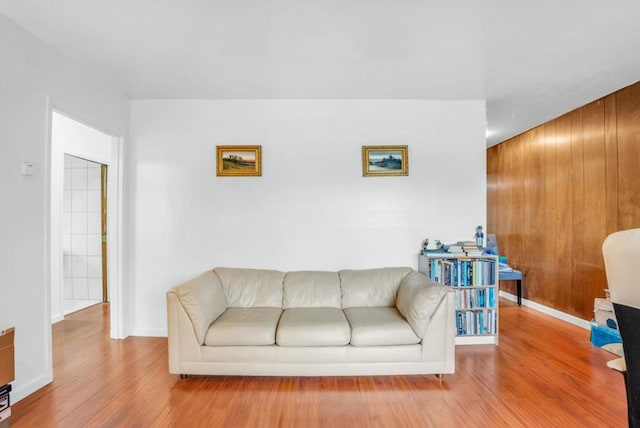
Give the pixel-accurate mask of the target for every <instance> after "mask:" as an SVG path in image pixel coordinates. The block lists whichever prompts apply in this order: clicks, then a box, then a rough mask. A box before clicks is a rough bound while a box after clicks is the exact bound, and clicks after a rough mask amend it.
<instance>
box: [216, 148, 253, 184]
mask: <svg viewBox="0 0 640 428" xmlns="http://www.w3.org/2000/svg"><path fill="white" fill-rule="evenodd" d="M216 155H217V156H216V175H218V176H220V177H251V176H253V177H260V176H262V146H216Z"/></svg>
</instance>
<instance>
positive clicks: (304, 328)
mask: <svg viewBox="0 0 640 428" xmlns="http://www.w3.org/2000/svg"><path fill="white" fill-rule="evenodd" d="M167 312H168V313H167V319H168V335H169V371H170V372H171V373H174V374H180V375H252V376H256V375H258V376H262V375H284V376H324V375H326V376H338V375H368V374H436V375H442V374H445V373H453V372H454V370H455V361H454V357H455V344H454V336H455V315H454V313H455V311H454V296H453V293H452V292H450V290H449V289H448V288H447V287H445V286H443V285H440V284H438V283H435V282H433V281H431V280H430V279H428V278H427V277H426V276H424V275H422V274H420V273H418V272H416V271H414V270H413V269H411V268H382V269H369V270H342V271H339V272H307V271H305V272H287V273H284V272H279V271H273V270H257V269H235V268H216V269H214V270H212V271H208V272H206V273H204V274H203V275H201V276H200V277H198V278H196V279H193V280H191V281H188V282H186V283H184V284H182V285H179V286H177V287H175V288H173V289H171V290H170V291H168V292H167Z"/></svg>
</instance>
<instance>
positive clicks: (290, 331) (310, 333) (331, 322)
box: [276, 308, 351, 346]
mask: <svg viewBox="0 0 640 428" xmlns="http://www.w3.org/2000/svg"><path fill="white" fill-rule="evenodd" d="M350 338H351V331H350V328H349V323H348V322H347V318H346V317H345V316H344V312H342V309H339V308H290V309H285V311H284V313H283V314H282V317H281V318H280V323H279V324H278V332H277V334H276V343H277V344H278V345H280V346H342V345H348V344H349V340H350Z"/></svg>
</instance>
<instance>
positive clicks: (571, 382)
mask: <svg viewBox="0 0 640 428" xmlns="http://www.w3.org/2000/svg"><path fill="white" fill-rule="evenodd" d="M500 304H501V313H500V315H501V319H500V344H499V345H498V346H493V345H476V346H458V347H457V349H456V365H457V366H456V373H455V374H454V375H447V376H445V379H444V382H442V383H440V381H439V380H438V379H437V378H436V377H435V376H379V377H376V376H363V377H312V378H302V377H298V378H296V377H264V378H263V377H234V376H221V377H189V378H187V379H180V378H179V377H178V376H176V375H170V374H169V373H168V370H167V342H166V339H164V338H143V337H131V338H128V339H126V340H121V341H116V340H110V339H108V334H109V323H108V306H107V305H98V306H94V307H91V308H89V309H86V310H83V311H80V312H78V313H75V314H72V315H70V316H68V317H67V318H65V320H64V321H62V322H60V323H58V324H55V325H54V327H53V339H54V355H53V358H54V382H53V383H52V384H50V385H48V386H46V387H45V388H43V389H41V390H40V391H38V392H36V393H34V394H32V395H31V396H29V397H27V398H25V399H24V400H22V401H20V402H19V403H17V404H15V405H14V406H13V408H12V412H13V416H12V417H11V419H10V422H11V427H12V428H20V427H183V426H184V427H217V426H224V427H233V428H236V427H305V428H307V427H309V428H312V427H475V426H482V427H534V426H535V427H573V426H581V427H624V426H626V421H627V416H626V415H627V414H626V398H625V392H624V383H623V379H622V377H621V376H620V375H619V374H618V373H615V372H613V371H612V370H610V369H608V368H607V367H606V362H607V361H608V360H611V359H613V358H615V356H614V355H612V354H609V353H607V352H605V351H603V350H601V349H597V348H595V347H593V346H591V344H590V343H589V332H588V331H586V330H583V329H581V328H578V327H575V326H572V325H570V324H567V323H565V322H562V321H559V320H556V319H554V318H551V317H548V316H546V315H543V314H540V313H538V312H536V311H534V310H531V309H529V308H526V307H518V306H516V305H515V304H513V303H511V302H508V301H504V300H503V301H501V302H500Z"/></svg>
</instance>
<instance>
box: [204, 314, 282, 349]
mask: <svg viewBox="0 0 640 428" xmlns="http://www.w3.org/2000/svg"><path fill="white" fill-rule="evenodd" d="M281 314H282V309H280V308H228V309H227V310H226V311H225V312H224V313H223V314H222V315H220V317H219V318H218V319H217V320H215V321H214V322H213V324H211V326H210V327H209V329H208V330H207V335H206V336H205V339H204V344H205V345H207V346H237V345H244V346H247V345H273V344H274V343H275V341H276V327H277V326H278V320H279V319H280V315H281Z"/></svg>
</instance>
